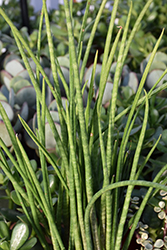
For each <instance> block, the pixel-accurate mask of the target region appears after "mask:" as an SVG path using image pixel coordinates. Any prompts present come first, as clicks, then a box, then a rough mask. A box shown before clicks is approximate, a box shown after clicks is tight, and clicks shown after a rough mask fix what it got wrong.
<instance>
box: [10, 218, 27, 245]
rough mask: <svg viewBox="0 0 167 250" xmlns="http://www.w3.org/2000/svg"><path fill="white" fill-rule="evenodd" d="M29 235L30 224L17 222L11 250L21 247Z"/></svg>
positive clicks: (13, 232)
mask: <svg viewBox="0 0 167 250" xmlns="http://www.w3.org/2000/svg"><path fill="white" fill-rule="evenodd" d="M28 236H29V229H28V226H27V225H26V224H25V223H19V224H17V225H16V226H15V227H14V229H13V231H12V237H11V241H10V250H17V249H19V248H20V247H21V246H22V245H23V244H24V243H25V242H26V240H27V239H28Z"/></svg>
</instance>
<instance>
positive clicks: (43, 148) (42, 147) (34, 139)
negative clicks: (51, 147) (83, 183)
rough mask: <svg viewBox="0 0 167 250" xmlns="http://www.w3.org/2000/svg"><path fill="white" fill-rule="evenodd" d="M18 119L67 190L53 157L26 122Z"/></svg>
mask: <svg viewBox="0 0 167 250" xmlns="http://www.w3.org/2000/svg"><path fill="white" fill-rule="evenodd" d="M19 119H20V121H21V123H22V125H23V126H24V128H25V130H26V131H27V133H28V134H29V136H30V137H31V138H32V140H33V141H34V142H35V143H36V145H37V146H38V147H39V148H40V149H41V151H42V152H43V154H44V155H45V156H46V157H47V159H48V161H49V162H50V164H52V166H53V168H54V169H55V172H56V174H57V176H58V177H59V179H60V180H61V182H62V184H63V185H64V187H65V189H66V190H67V191H68V187H67V184H66V182H65V180H64V178H63V177H62V174H61V172H60V170H59V168H58V166H57V165H56V163H55V162H54V159H53V158H52V156H51V155H50V154H49V153H48V152H47V150H46V149H45V147H44V146H43V145H42V144H41V143H40V141H39V140H38V139H37V137H36V136H35V135H34V133H33V132H32V130H31V129H30V128H29V126H28V125H27V124H26V122H25V121H24V120H23V119H22V118H21V117H20V116H19Z"/></svg>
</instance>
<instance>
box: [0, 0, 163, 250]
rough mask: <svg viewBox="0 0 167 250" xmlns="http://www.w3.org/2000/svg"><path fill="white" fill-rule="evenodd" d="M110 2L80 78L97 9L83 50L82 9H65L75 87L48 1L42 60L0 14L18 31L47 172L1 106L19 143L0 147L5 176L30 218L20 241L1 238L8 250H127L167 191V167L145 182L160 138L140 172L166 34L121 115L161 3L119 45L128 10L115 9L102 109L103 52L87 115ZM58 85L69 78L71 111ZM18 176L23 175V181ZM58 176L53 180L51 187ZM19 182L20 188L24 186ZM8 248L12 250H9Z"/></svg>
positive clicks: (69, 4)
mask: <svg viewBox="0 0 167 250" xmlns="http://www.w3.org/2000/svg"><path fill="white" fill-rule="evenodd" d="M106 2H107V0H103V1H101V4H100V5H99V11H98V13H97V15H96V19H95V20H94V22H93V24H92V31H91V35H90V37H89V40H88V43H87V45H86V46H87V47H86V51H85V54H84V57H83V59H82V65H81V68H80V60H81V55H82V46H83V42H82V41H83V37H84V32H85V30H86V21H87V15H88V12H89V6H90V4H91V1H87V6H86V9H85V14H84V17H83V22H82V27H81V30H80V34H79V38H78V41H79V42H78V43H77V44H76V41H75V39H74V35H73V29H74V27H73V25H74V22H73V20H74V19H73V16H72V8H73V1H71V0H70V1H68V0H64V11H65V16H66V25H67V30H68V42H69V60H70V66H69V72H70V73H69V86H68V84H67V82H66V80H65V77H64V75H63V73H62V71H61V68H60V65H59V62H58V60H57V58H56V56H55V54H56V53H55V52H56V48H54V46H53V41H52V34H51V29H50V23H49V18H48V12H47V8H46V0H43V8H42V10H41V19H40V25H39V32H38V48H37V51H38V53H37V54H36V55H34V54H33V52H32V51H31V49H30V48H29V47H28V45H27V43H26V42H25V40H24V39H23V38H22V36H21V35H20V32H19V31H18V30H17V28H16V27H15V25H14V24H13V23H12V22H11V21H10V19H9V17H8V16H7V15H6V14H5V10H3V9H0V14H1V15H2V16H3V18H4V19H5V20H6V22H7V23H8V25H9V26H10V28H11V31H12V33H13V36H14V38H15V41H16V43H17V46H18V49H19V51H20V54H21V56H22V59H23V61H24V64H25V67H26V69H27V71H28V73H29V77H30V79H31V82H32V85H33V87H34V89H35V92H36V110H37V128H36V131H32V130H31V128H30V127H29V126H28V124H27V123H26V122H25V121H24V120H23V119H22V117H21V116H19V119H20V121H21V123H22V125H23V127H24V129H25V130H26V132H27V133H28V135H29V136H30V137H31V139H32V140H33V141H34V142H35V144H36V146H37V151H38V155H39V162H38V165H37V167H34V165H33V164H32V161H31V160H30V159H29V157H28V154H27V152H26V150H25V148H24V146H23V145H24V144H23V139H21V138H19V136H18V135H17V134H15V131H14V130H13V128H12V125H11V122H10V120H9V118H8V116H7V114H6V112H5V110H4V108H3V106H2V104H0V115H1V119H2V120H3V122H4V123H5V125H6V128H7V132H8V133H9V136H10V139H11V141H12V150H9V149H8V148H7V146H6V145H5V143H4V142H3V141H2V140H0V167H1V169H2V171H3V174H4V175H5V176H6V177H7V178H8V179H9V180H10V182H11V184H12V192H13V191H14V192H15V199H16V198H17V202H18V203H17V204H19V207H17V208H18V211H19V212H20V216H19V217H18V220H17V225H16V226H15V227H14V229H13V230H12V231H14V230H15V231H14V232H12V235H11V237H10V232H11V231H9V234H8V237H6V238H5V236H4V238H3V237H1V240H0V249H11V250H14V249H20V250H21V249H22V250H23V249H31V248H32V246H34V245H35V244H36V240H34V237H36V239H37V241H38V243H37V245H35V246H34V249H37V246H38V247H39V249H47V250H48V249H54V250H58V249H69V250H72V249H77V250H80V249H84V250H91V249H92V250H93V249H98V250H102V249H106V250H111V249H112V250H120V249H123V250H127V249H128V247H129V245H130V243H131V240H132V237H133V236H134V232H135V229H136V227H137V224H138V222H139V220H140V217H141V215H142V213H143V211H144V208H145V206H146V204H147V202H148V200H149V198H150V197H153V196H154V195H155V194H156V192H157V191H159V190H164V191H167V186H166V181H167V178H162V174H163V173H164V172H165V171H166V170H167V165H165V166H164V167H163V168H162V169H161V170H160V171H159V172H158V174H156V176H155V177H154V179H153V181H148V180H143V179H140V172H141V171H142V169H143V168H144V165H145V164H146V163H147V162H148V160H149V158H150V156H151V155H152V153H153V152H154V150H155V148H156V146H157V144H158V141H159V140H160V138H159V139H158V140H157V141H156V142H155V143H154V145H153V147H152V148H151V149H150V150H149V151H148V152H147V155H146V157H145V160H144V162H143V163H142V166H141V171H140V169H139V167H138V162H139V158H140V154H141V151H142V147H143V141H144V137H145V133H146V130H147V122H148V115H149V98H150V97H152V96H153V95H156V94H157V93H158V92H160V91H161V90H163V89H165V88H166V87H167V83H163V84H162V85H161V86H160V87H157V88H156V86H157V85H158V83H159V82H160V80H161V79H162V78H163V76H164V75H165V74H166V73H167V70H166V71H165V72H164V73H163V74H162V76H161V77H160V79H159V80H158V81H157V82H156V84H155V85H154V86H153V87H152V88H151V89H150V91H149V92H148V93H147V92H146V91H145V90H143V89H144V83H145V81H146V78H147V74H148V72H149V69H150V66H151V63H152V61H153V59H154V56H155V54H156V51H157V49H158V46H159V44H160V41H161V38H162V36H163V32H164V31H163V30H162V33H161V35H160V37H159V39H158V41H157V43H156V45H155V48H154V50H153V51H152V54H151V56H150V58H149V61H148V63H147V65H146V67H145V71H144V72H143V75H142V79H141V81H140V84H139V86H138V90H137V92H136V94H135V98H134V101H133V104H132V105H131V106H129V107H127V108H126V109H124V110H123V111H122V112H121V113H119V115H116V114H117V113H116V110H117V94H118V88H119V82H120V76H121V73H122V69H123V66H124V62H125V59H126V56H127V53H128V50H129V46H130V44H131V42H132V40H133V38H134V36H135V32H136V31H137V29H138V27H139V25H140V23H141V21H142V18H143V16H144V14H145V12H146V11H147V9H148V7H149V5H150V4H151V2H152V0H148V1H147V3H146V5H145V6H144V7H143V10H142V12H141V13H140V14H139V16H138V19H137V20H136V23H135V24H134V27H133V29H132V31H131V33H130V35H129V37H128V27H129V23H130V17H131V12H132V5H131V7H130V9H129V13H128V16H127V20H126V23H125V26H124V27H118V33H117V35H116V37H115V39H114V42H113V43H112V44H111V39H112V33H113V28H114V25H115V24H114V21H115V18H116V13H117V7H118V3H119V1H118V0H115V1H114V4H113V9H112V12H111V18H110V23H109V26H108V32H107V37H106V41H105V48H104V55H103V62H102V68H101V73H100V80H99V92H98V97H97V98H96V101H95V103H94V105H93V107H92V105H91V102H92V99H94V94H95V93H94V84H93V83H94V77H95V72H96V64H97V57H98V52H97V53H96V55H95V58H94V65H93V67H92V73H91V78H90V83H89V92H88V97H87V103H86V107H84V105H83V94H84V89H85V88H86V85H87V81H86V82H85V79H84V73H85V68H86V65H87V61H88V57H89V54H90V51H91V45H92V42H93V39H94V35H95V33H96V29H97V26H98V23H99V21H100V18H101V16H102V14H103V8H104V7H105V4H106ZM43 22H45V28H46V32H47V38H48V46H49V52H50V63H51V70H52V75H53V81H54V85H52V84H51V82H50V81H49V78H48V76H47V74H46V72H45V71H44V70H43V68H42V66H41V65H40V39H41V30H42V24H43ZM118 42H120V47H119V53H118V58H117V64H116V69H115V74H114V82H113V88H112V89H110V94H111V95H112V98H111V100H110V102H109V105H108V108H107V111H105V112H107V119H106V120H105V121H104V120H102V114H103V102H102V101H103V96H104V93H105V88H106V83H107V79H108V76H109V71H110V67H111V65H112V63H113V58H114V55H115V52H116V50H117V45H118ZM25 51H26V53H28V54H29V57H30V58H32V60H33V61H34V63H35V64H36V72H34V71H33V70H32V68H31V66H30V64H29V60H28V58H27V57H26V53H25ZM40 75H42V76H43V87H42V90H41V88H40V87H39V81H40ZM58 77H60V78H61V81H62V84H63V86H64V89H65V94H66V97H67V101H66V103H65V105H64V104H62V99H61V93H60V86H59V80H58ZM45 85H47V86H49V87H50V90H51V92H52V95H53V97H54V99H55V101H56V103H57V110H58V116H59V122H60V130H59V131H58V129H57V127H56V125H55V122H54V119H53V117H52V115H51V112H49V109H48V107H47V105H46V103H45V95H46V93H45ZM143 91H144V97H143V95H142V96H141V93H143ZM143 107H144V118H143V123H142V126H141V127H140V129H139V140H138V142H137V143H136V148H135V150H134V151H133V154H129V152H130V139H129V137H130V135H131V131H132V129H133V128H134V124H135V120H136V119H137V116H138V114H139V112H140V110H141V108H143ZM123 115H126V116H127V122H126V125H125V128H124V133H123V135H121V136H120V135H119V130H118V129H116V126H115V123H116V122H117V121H118V120H119V119H120V118H121V117H122V116H123ZM46 121H47V123H48V124H49V126H50V136H51V137H54V139H55V142H56V147H57V148H58V152H59V154H58V155H59V158H58V159H57V157H55V155H54V153H51V152H49V151H48V150H47V148H46V136H45V134H46V133H45V124H46ZM47 140H48V138H47ZM13 170H14V173H15V174H13ZM50 175H52V176H53V177H50ZM136 176H137V178H136ZM19 178H20V181H18V179H19ZM53 179H54V181H55V180H56V183H55V185H54V188H52V189H51V186H52V185H51V182H52V180H53ZM52 187H53V186H52ZM136 187H137V188H138V189H139V188H141V187H146V188H147V192H146V194H145V196H144V197H143V200H142V202H141V204H140V207H139V209H138V210H137V212H136V213H135V214H134V216H133V217H132V218H131V219H130V220H129V219H128V217H127V214H128V209H129V206H130V201H131V196H132V192H133V191H134V188H136ZM9 196H10V194H9ZM13 209H14V208H13ZM1 212H3V211H1ZM4 217H5V215H4V216H3V217H2V218H1V220H2V221H4V222H3V223H2V224H4V223H5V225H7V226H9V223H8V220H7V219H3V218H4ZM16 227H17V228H16ZM2 228H3V225H2ZM28 229H29V231H28ZM31 230H32V231H31ZM0 231H1V227H0ZM25 232H26V233H25ZM27 232H28V233H27ZM0 235H3V234H0ZM16 239H18V240H16ZM31 239H33V240H31ZM30 240H31V241H33V244H30V243H31V242H29V241H30ZM4 245H5V247H6V248H2V247H3V246H4ZM1 246H2V247H1Z"/></svg>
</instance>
